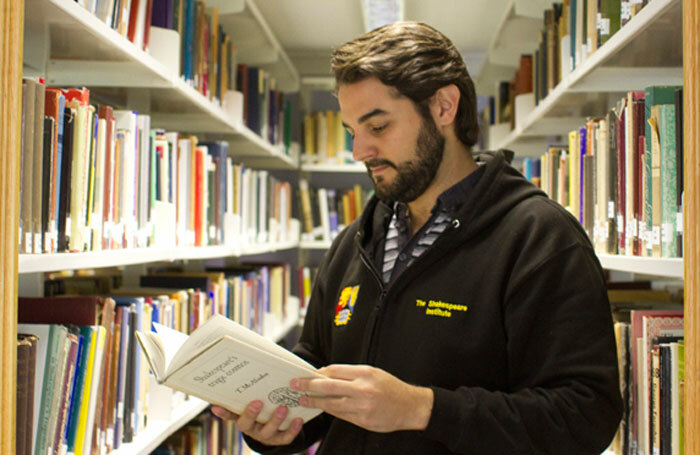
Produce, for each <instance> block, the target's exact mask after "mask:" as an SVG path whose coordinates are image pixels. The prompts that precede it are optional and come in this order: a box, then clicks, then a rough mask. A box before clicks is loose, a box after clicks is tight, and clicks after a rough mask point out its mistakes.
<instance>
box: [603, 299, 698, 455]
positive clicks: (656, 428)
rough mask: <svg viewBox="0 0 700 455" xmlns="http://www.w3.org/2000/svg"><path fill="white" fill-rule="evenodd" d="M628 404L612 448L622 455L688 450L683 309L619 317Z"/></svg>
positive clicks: (622, 373) (664, 454) (619, 349)
mask: <svg viewBox="0 0 700 455" xmlns="http://www.w3.org/2000/svg"><path fill="white" fill-rule="evenodd" d="M615 338H616V341H617V352H618V362H619V367H620V369H619V374H620V389H621V393H622V397H623V401H624V404H625V407H624V414H623V418H622V421H621V423H620V428H619V430H618V432H617V434H616V436H615V439H614V440H613V443H612V446H611V449H612V450H613V452H614V453H616V454H618V455H631V454H635V455H637V454H641V455H652V454H659V455H678V454H682V453H683V386H684V382H685V362H684V343H683V311H682V310H633V311H631V312H630V320H629V321H624V322H616V323H615Z"/></svg>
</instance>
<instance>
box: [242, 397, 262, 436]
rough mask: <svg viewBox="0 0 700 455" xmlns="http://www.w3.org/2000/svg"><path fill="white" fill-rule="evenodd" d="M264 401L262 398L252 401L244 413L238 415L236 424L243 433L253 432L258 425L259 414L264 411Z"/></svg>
mask: <svg viewBox="0 0 700 455" xmlns="http://www.w3.org/2000/svg"><path fill="white" fill-rule="evenodd" d="M262 408H263V403H262V401H260V400H255V401H251V402H250V403H249V404H248V406H246V408H245V410H244V411H243V414H241V415H240V416H239V417H238V420H237V421H236V426H237V427H238V429H239V430H241V431H242V432H243V433H249V432H253V430H254V428H255V426H256V420H257V418H258V414H260V411H262Z"/></svg>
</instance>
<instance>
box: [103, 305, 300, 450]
mask: <svg viewBox="0 0 700 455" xmlns="http://www.w3.org/2000/svg"><path fill="white" fill-rule="evenodd" d="M291 298H292V299H293V300H295V301H296V302H297V303H295V306H296V307H297V308H298V306H299V303H298V299H297V298H296V297H291ZM298 324H299V321H298V320H296V319H293V318H287V320H285V321H283V323H282V324H281V325H279V326H277V327H274V328H273V330H271V331H270V333H266V334H265V335H266V336H267V337H268V338H269V339H271V340H277V341H279V340H281V339H282V338H284V336H285V335H286V334H287V333H289V331H290V330H292V329H293V328H294V327H295V326H296V325H298ZM208 407H209V403H207V402H205V401H202V400H200V399H199V398H195V397H189V398H188V399H187V400H186V401H184V402H182V403H181V404H180V405H179V406H178V407H177V408H175V409H174V410H173V412H172V414H171V417H170V419H169V420H167V421H164V420H154V421H151V422H149V424H148V425H147V426H146V428H145V430H143V431H141V432H139V433H138V435H136V437H135V438H134V441H133V442H130V443H126V444H122V446H121V447H119V449H117V450H113V451H112V452H110V454H111V455H148V454H150V453H151V452H152V451H153V450H155V449H156V448H157V447H158V446H159V445H160V444H161V443H162V442H163V441H165V440H166V439H167V438H168V436H170V435H172V434H173V433H175V432H176V431H177V430H179V429H180V428H181V427H182V426H183V425H185V424H187V423H188V422H189V421H190V420H192V419H193V418H195V417H197V415H199V414H200V413H201V412H202V411H204V410H205V409H207V408H208Z"/></svg>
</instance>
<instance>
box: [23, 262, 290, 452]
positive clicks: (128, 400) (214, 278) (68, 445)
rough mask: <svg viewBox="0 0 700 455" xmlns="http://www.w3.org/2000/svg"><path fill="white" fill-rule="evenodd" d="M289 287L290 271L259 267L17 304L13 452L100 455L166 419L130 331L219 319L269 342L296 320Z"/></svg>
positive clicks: (157, 277)
mask: <svg viewBox="0 0 700 455" xmlns="http://www.w3.org/2000/svg"><path fill="white" fill-rule="evenodd" d="M290 282H291V273H290V268H289V266H286V265H279V264H276V265H256V266H249V267H245V268H240V269H235V270H227V271H226V272H223V271H219V272H210V273H200V274H191V273H152V274H148V275H145V276H142V277H141V278H140V284H141V286H139V287H137V288H120V289H114V290H111V291H110V292H109V294H108V295H111V296H112V297H97V296H94V295H92V296H57V297H42V298H20V300H19V305H18V311H19V316H18V319H19V326H18V333H19V334H20V335H19V337H18V372H17V375H18V389H17V422H18V424H17V432H18V434H17V445H18V451H17V453H18V454H34V455H38V454H46V453H49V454H58V453H66V452H69V453H76V454H77V453H80V454H94V453H107V452H109V451H111V450H112V449H117V448H119V447H120V446H121V444H123V443H125V442H131V441H132V440H133V438H134V437H135V436H136V435H137V434H138V433H139V432H141V431H143V430H144V428H146V426H147V424H148V422H149V421H151V420H162V419H166V420H167V418H168V416H167V414H166V416H165V417H163V410H162V408H163V407H166V408H171V407H172V406H173V404H172V403H163V402H162V399H163V393H162V390H159V389H158V387H156V384H155V383H154V382H153V378H152V376H151V375H149V374H148V369H147V363H146V362H145V360H144V359H142V353H141V349H140V347H139V345H138V344H137V342H136V338H135V332H136V331H141V332H149V331H150V330H151V323H152V322H158V323H160V324H162V325H165V326H166V327H170V328H173V329H176V330H179V331H182V332H185V333H191V332H192V331H194V330H195V329H196V328H197V327H199V326H200V325H201V324H202V323H203V322H204V321H206V320H208V318H209V317H211V316H212V315H214V314H223V315H226V316H227V317H229V318H231V319H233V320H236V321H237V322H239V323H241V324H242V325H244V326H246V327H248V328H251V329H253V330H255V331H257V332H259V333H263V334H265V333H267V334H268V335H269V334H271V333H274V332H275V331H277V330H279V327H280V326H281V325H282V323H283V322H285V321H288V320H291V319H295V318H298V313H299V308H298V306H297V305H296V304H295V303H294V300H292V299H289V295H290V291H291V286H290ZM151 392H153V393H151ZM169 399H172V400H176V401H181V400H182V397H181V396H178V395H173V396H172V397H171V396H169Z"/></svg>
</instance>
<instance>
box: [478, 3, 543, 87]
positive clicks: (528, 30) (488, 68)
mask: <svg viewBox="0 0 700 455" xmlns="http://www.w3.org/2000/svg"><path fill="white" fill-rule="evenodd" d="M548 3H551V2H547V1H543V0H536V1H534V0H510V1H509V2H508V4H507V6H506V8H505V10H504V11H503V13H502V14H503V15H502V16H501V19H500V21H499V22H498V26H497V27H496V30H495V32H494V34H493V39H492V40H491V43H490V44H489V48H488V50H487V56H486V62H485V63H484V66H483V68H482V69H481V71H480V72H479V74H478V76H477V77H476V78H474V85H475V87H476V91H477V93H479V94H482V95H493V94H494V91H495V89H496V84H495V82H496V81H500V80H507V79H510V77H511V76H512V75H513V73H514V72H515V70H516V69H517V66H516V65H517V61H518V58H519V57H520V55H521V54H527V53H529V52H532V49H535V48H536V47H537V36H538V33H539V31H540V30H541V29H542V24H543V20H542V11H543V10H544V9H545V8H546V7H547V6H549V5H548Z"/></svg>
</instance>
